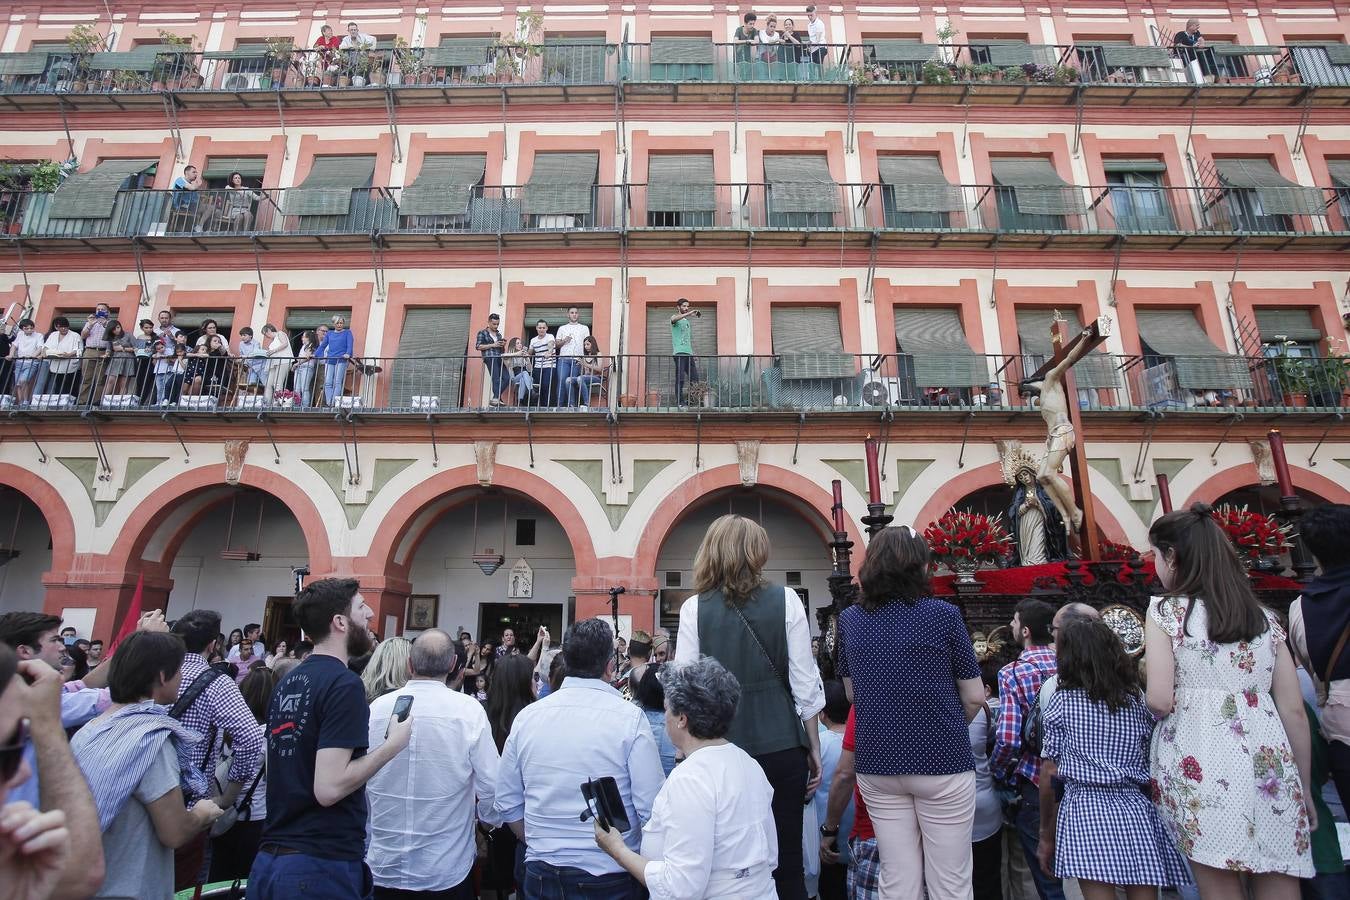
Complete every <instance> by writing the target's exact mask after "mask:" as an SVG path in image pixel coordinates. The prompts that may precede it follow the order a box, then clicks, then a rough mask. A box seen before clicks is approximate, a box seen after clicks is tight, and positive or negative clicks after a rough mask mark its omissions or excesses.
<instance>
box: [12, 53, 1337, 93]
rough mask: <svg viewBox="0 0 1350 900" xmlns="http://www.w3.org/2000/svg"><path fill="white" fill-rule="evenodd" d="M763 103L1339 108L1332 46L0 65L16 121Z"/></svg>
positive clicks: (221, 58) (34, 59) (209, 56)
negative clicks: (47, 113) (28, 114)
mask: <svg viewBox="0 0 1350 900" xmlns="http://www.w3.org/2000/svg"><path fill="white" fill-rule="evenodd" d="M616 93H617V97H618V98H619V99H621V100H637V101H642V100H672V101H688V102H695V103H697V102H715V101H734V102H740V101H742V100H748V101H752V102H753V101H756V100H761V101H762V100H768V99H785V100H794V99H801V100H808V101H809V100H816V101H833V102H845V101H847V102H849V103H856V104H900V103H905V104H939V105H946V104H966V103H970V104H978V105H1000V106H1011V105H1026V104H1043V105H1064V104H1074V103H1083V104H1089V105H1102V106H1155V107H1179V106H1182V107H1184V106H1191V105H1202V106H1214V107H1238V106H1271V107H1287V106H1296V105H1299V104H1303V103H1307V104H1310V105H1312V106H1329V107H1338V106H1345V105H1346V104H1347V103H1350V52H1347V51H1345V50H1344V48H1343V47H1340V46H1339V45H1325V46H1320V45H1288V46H1284V45H1262V46H1243V45H1237V44H1225V43H1215V44H1213V45H1211V46H1209V47H1205V48H1202V49H1199V50H1196V51H1187V52H1184V53H1177V52H1174V51H1173V50H1172V49H1171V48H1166V47H1151V46H1125V45H1111V44H1077V45H1069V44H1021V43H1012V42H1001V43H984V44H978V43H975V44H949V45H936V44H920V43H916V42H906V41H891V40H887V41H882V40H876V41H871V42H867V43H861V44H835V45H829V46H825V47H821V48H817V49H816V51H815V52H812V50H811V49H810V48H808V47H804V46H798V45H779V46H778V47H777V48H776V49H773V50H772V51H769V50H768V49H767V48H762V47H758V46H750V45H743V44H726V43H717V44H715V43H712V42H710V41H707V40H703V39H697V38H693V39H691V38H665V39H662V38H658V39H656V40H654V41H653V42H650V43H620V44H593V43H576V44H551V43H546V44H545V45H544V47H543V49H542V51H541V52H539V53H537V54H533V55H530V54H526V53H524V52H521V51H518V50H512V49H510V48H506V47H501V46H496V45H494V44H492V43H491V42H490V41H489V40H488V39H486V38H483V39H451V42H450V43H449V44H447V45H442V46H439V47H425V48H397V49H380V50H374V51H365V52H361V51H337V52H331V53H330V52H322V51H317V50H296V51H293V52H289V53H281V54H268V53H267V52H266V48H264V47H262V46H254V45H247V46H242V47H240V48H236V49H235V50H225V51H212V52H206V53H202V52H183V51H181V50H175V49H171V48H160V47H148V48H147V47H141V48H137V49H134V50H131V51H127V52H124V53H103V54H97V53H96V54H90V55H87V56H75V55H71V54H69V53H49V52H46V51H41V50H39V51H29V52H24V53H10V54H3V55H0V102H3V103H5V104H7V105H9V106H10V107H12V108H15V109H44V108H45V109H54V108H57V107H58V106H59V107H62V108H68V109H76V110H80V109H109V108H112V109H123V110H125V109H147V110H149V109H159V108H161V107H162V106H163V98H164V97H166V96H167V97H169V98H171V99H172V101H173V102H172V106H173V109H174V110H181V109H209V108H239V107H244V108H255V107H256V108H263V107H266V108H276V107H278V106H281V107H285V108H299V109H305V108H311V109H332V108H342V107H348V106H350V107H386V106H392V107H404V106H413V107H415V106H428V105H437V106H443V105H446V104H450V105H462V104H475V103H476V104H500V103H501V102H502V98H503V96H505V95H506V94H509V95H510V97H511V100H512V102H531V101H535V102H560V101H561V102H574V101H575V102H594V103H612V102H613V101H614V100H615V98H616Z"/></svg>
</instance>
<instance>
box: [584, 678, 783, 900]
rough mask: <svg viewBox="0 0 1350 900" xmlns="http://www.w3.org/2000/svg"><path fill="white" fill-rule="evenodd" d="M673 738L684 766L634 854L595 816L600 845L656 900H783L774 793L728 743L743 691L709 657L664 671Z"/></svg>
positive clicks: (669, 731)
mask: <svg viewBox="0 0 1350 900" xmlns="http://www.w3.org/2000/svg"><path fill="white" fill-rule="evenodd" d="M661 678H662V681H663V686H664V688H665V693H666V725H665V728H666V733H667V734H668V735H669V736H670V740H671V742H672V743H674V744H675V747H676V748H677V749H678V750H679V753H680V755H681V756H683V757H684V762H682V763H680V764H679V765H678V766H676V767H675V770H674V771H673V772H671V774H670V778H669V779H667V781H666V783H665V785H664V786H663V787H662V788H661V792H660V793H658V794H657V795H656V802H655V803H653V804H652V815H651V819H650V820H648V822H647V824H646V826H645V827H644V828H643V829H642V849H641V852H635V851H634V850H632V849H630V848H629V847H628V845H627V844H626V843H625V842H624V838H623V835H622V834H621V833H620V832H619V831H618V830H617V829H615V828H611V827H608V826H609V823H608V822H602V821H601V818H600V817H598V818H597V819H596V822H595V826H594V830H595V842H596V844H597V845H599V847H600V848H601V849H602V850H604V851H605V852H606V853H607V854H609V856H610V857H611V858H613V859H614V861H615V862H617V863H618V864H619V865H621V866H623V868H624V870H625V871H626V872H628V874H630V875H632V876H633V877H634V878H636V879H637V880H638V881H639V882H641V883H642V885H643V886H644V887H646V888H647V889H648V890H649V891H650V892H651V895H652V896H653V897H679V898H681V900H700V898H709V900H711V898H714V897H736V898H738V900H776V898H777V897H778V890H777V888H776V887H775V886H774V880H773V870H774V867H775V866H777V864H778V837H777V830H776V829H775V827H774V820H773V787H772V786H771V785H770V784H769V779H768V778H766V777H765V775H764V771H763V770H762V769H761V768H760V766H759V763H757V762H755V760H754V759H753V758H752V757H751V756H750V755H749V754H747V753H746V752H745V751H744V750H742V749H741V748H739V747H737V746H736V745H735V744H733V743H731V742H730V741H728V740H727V732H728V731H729V730H730V729H731V722H732V720H733V719H734V718H735V716H736V707H737V705H738V704H739V703H740V699H741V686H740V683H739V682H738V681H737V680H736V676H734V675H732V674H731V673H730V672H728V671H727V669H726V667H725V666H723V665H722V664H721V663H719V662H718V661H717V660H715V659H713V658H712V657H710V656H704V657H700V658H699V659H697V660H695V661H693V662H689V663H685V664H683V665H678V664H676V665H671V666H667V667H666V668H665V669H664V670H663V671H662V673H661Z"/></svg>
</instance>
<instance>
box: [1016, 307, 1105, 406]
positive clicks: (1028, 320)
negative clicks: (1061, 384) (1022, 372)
mask: <svg viewBox="0 0 1350 900" xmlns="http://www.w3.org/2000/svg"><path fill="white" fill-rule="evenodd" d="M1054 318H1055V315H1054V313H1053V312H1052V311H1050V310H1048V309H1019V310H1017V336H1018V338H1020V339H1021V342H1022V355H1023V356H1030V357H1034V358H1035V362H1036V365H1037V366H1039V365H1040V364H1041V363H1043V362H1045V361H1046V360H1047V359H1049V358H1050V357H1051V356H1053V355H1054V353H1055V349H1054V348H1055V345H1054V342H1053V341H1051V340H1050V326H1051V325H1052V324H1053V322H1054ZM1081 325H1082V320H1081V319H1080V318H1078V317H1077V316H1075V327H1081ZM1070 337H1072V332H1070ZM1031 371H1032V370H1028V371H1027V374H1028V375H1030V374H1031ZM1073 376H1074V383H1075V384H1076V385H1077V386H1078V387H1080V388H1116V387H1119V386H1120V379H1118V378H1117V377H1116V362H1115V360H1114V359H1112V358H1111V356H1110V354H1108V353H1105V352H1102V351H1100V350H1094V351H1092V352H1091V353H1089V354H1088V355H1087V356H1085V357H1083V358H1082V359H1080V360H1079V361H1078V362H1077V363H1075V364H1074V367H1073Z"/></svg>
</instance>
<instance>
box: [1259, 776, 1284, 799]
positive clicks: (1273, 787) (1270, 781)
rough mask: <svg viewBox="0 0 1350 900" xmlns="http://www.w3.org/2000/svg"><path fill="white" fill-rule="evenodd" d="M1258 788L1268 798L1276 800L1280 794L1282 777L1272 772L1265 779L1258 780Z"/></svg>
mask: <svg viewBox="0 0 1350 900" xmlns="http://www.w3.org/2000/svg"><path fill="white" fill-rule="evenodd" d="M1256 789H1257V790H1258V791H1260V792H1261V795H1262V796H1263V797H1265V798H1266V799H1267V800H1274V799H1275V798H1276V797H1278V796H1279V795H1280V779H1279V778H1277V777H1276V776H1275V774H1274V773H1271V774H1270V775H1267V776H1266V778H1265V780H1264V781H1259V782H1257V784H1256Z"/></svg>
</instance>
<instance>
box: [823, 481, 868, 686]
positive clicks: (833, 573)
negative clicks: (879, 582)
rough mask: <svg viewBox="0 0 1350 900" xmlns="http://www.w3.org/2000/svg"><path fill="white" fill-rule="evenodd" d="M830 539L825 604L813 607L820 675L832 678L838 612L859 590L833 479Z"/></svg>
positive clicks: (839, 495)
mask: <svg viewBox="0 0 1350 900" xmlns="http://www.w3.org/2000/svg"><path fill="white" fill-rule="evenodd" d="M833 487H834V506H833V508H832V510H831V511H832V512H833V514H834V532H833V535H834V540H832V541H830V552H831V554H832V556H833V559H834V566H833V568H832V569H831V570H830V576H829V578H827V579H826V583H827V584H828V585H829V588H830V600H831V603H830V605H829V606H825V607H822V608H820V609H818V610H816V621H817V623H818V624H819V625H820V635H821V648H820V659H819V665H820V670H821V676H822V677H824V678H826V679H829V678H833V677H834V672H835V666H836V664H837V662H838V659H839V640H838V639H839V614H840V613H842V612H843V611H844V610H846V609H848V608H849V607H850V606H852V605H853V604H855V603H857V602H858V599H859V597H860V595H861V593H862V591H861V589H860V588H859V587H858V584H857V582H855V581H854V580H853V541H851V540H849V537H848V532H847V531H845V530H844V501H843V485H842V483H841V482H840V481H838V480H835V482H834V485H833Z"/></svg>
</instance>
